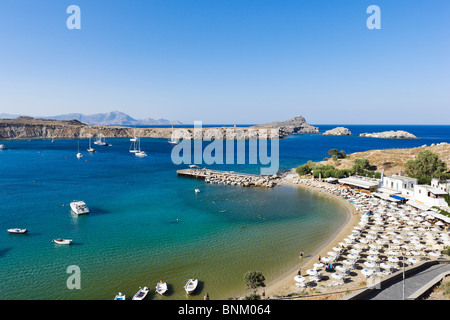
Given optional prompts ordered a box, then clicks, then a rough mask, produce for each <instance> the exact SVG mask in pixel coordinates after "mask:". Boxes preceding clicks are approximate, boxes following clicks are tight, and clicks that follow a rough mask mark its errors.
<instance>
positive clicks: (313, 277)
mask: <svg viewBox="0 0 450 320" xmlns="http://www.w3.org/2000/svg"><path fill="white" fill-rule="evenodd" d="M320 279H321V278H320V277H319V276H317V275H316V276H310V277H309V281H312V282H316V281H320Z"/></svg>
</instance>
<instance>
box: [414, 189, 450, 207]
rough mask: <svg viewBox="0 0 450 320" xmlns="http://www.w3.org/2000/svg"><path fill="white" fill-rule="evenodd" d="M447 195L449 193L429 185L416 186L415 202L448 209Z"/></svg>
mask: <svg viewBox="0 0 450 320" xmlns="http://www.w3.org/2000/svg"><path fill="white" fill-rule="evenodd" d="M445 194H447V192H444V191H442V190H440V189H437V188H433V187H431V186H428V185H422V184H418V185H415V186H414V200H415V201H417V202H420V203H422V204H424V205H425V206H428V207H434V206H437V207H447V206H448V204H447V202H446V201H445V199H444V195H445Z"/></svg>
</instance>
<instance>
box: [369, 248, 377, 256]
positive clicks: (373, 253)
mask: <svg viewBox="0 0 450 320" xmlns="http://www.w3.org/2000/svg"><path fill="white" fill-rule="evenodd" d="M368 253H369V254H370V255H377V254H379V252H378V250H375V249H370V250H369V251H368Z"/></svg>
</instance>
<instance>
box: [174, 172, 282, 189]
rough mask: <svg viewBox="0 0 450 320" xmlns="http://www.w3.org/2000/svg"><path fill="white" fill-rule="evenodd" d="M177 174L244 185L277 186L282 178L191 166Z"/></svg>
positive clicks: (211, 181)
mask: <svg viewBox="0 0 450 320" xmlns="http://www.w3.org/2000/svg"><path fill="white" fill-rule="evenodd" d="M177 175H178V176H182V177H190V178H196V179H203V180H205V181H206V182H208V183H217V184H226V185H237V186H242V187H263V188H273V187H275V186H276V185H277V184H278V182H279V181H280V178H279V177H278V176H277V175H273V176H262V175H256V174H249V173H238V172H234V171H219V170H210V169H199V168H189V169H182V170H177Z"/></svg>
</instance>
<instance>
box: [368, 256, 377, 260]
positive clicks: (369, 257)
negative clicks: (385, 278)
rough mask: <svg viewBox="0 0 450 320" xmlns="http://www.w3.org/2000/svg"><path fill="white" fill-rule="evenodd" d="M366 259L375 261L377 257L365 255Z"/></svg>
mask: <svg viewBox="0 0 450 320" xmlns="http://www.w3.org/2000/svg"><path fill="white" fill-rule="evenodd" d="M367 259H368V260H370V261H377V260H378V257H377V256H373V255H371V256H367Z"/></svg>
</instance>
